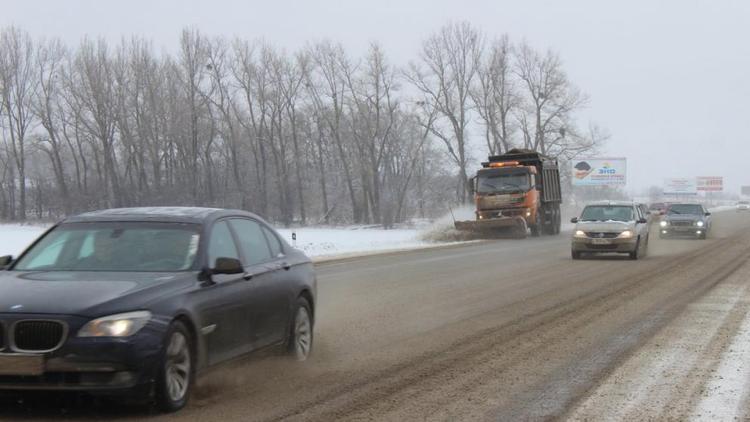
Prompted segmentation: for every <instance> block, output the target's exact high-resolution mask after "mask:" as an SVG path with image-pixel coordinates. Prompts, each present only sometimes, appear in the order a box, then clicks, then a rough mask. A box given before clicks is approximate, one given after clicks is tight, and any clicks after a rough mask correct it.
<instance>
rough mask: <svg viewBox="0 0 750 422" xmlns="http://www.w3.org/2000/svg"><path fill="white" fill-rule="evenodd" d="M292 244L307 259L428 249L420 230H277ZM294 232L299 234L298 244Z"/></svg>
mask: <svg viewBox="0 0 750 422" xmlns="http://www.w3.org/2000/svg"><path fill="white" fill-rule="evenodd" d="M278 232H279V233H281V235H282V236H284V238H285V239H286V241H287V242H289V244H292V245H296V248H297V249H301V250H302V251H304V252H305V253H306V254H307V255H308V256H311V257H320V256H338V255H351V254H356V253H366V252H374V251H385V250H400V249H415V248H422V247H427V246H429V244H428V242H427V241H425V240H423V239H421V238H420V236H419V234H420V233H421V232H420V231H419V230H417V229H392V230H383V229H382V228H372V227H368V228H362V227H348V228H299V229H280V230H278ZM292 233H296V234H297V240H296V242H295V241H294V240H292Z"/></svg>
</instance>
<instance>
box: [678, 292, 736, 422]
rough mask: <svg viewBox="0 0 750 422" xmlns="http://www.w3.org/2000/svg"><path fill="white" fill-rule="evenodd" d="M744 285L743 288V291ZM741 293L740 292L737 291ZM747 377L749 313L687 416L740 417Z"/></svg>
mask: <svg viewBox="0 0 750 422" xmlns="http://www.w3.org/2000/svg"><path fill="white" fill-rule="evenodd" d="M744 290H745V289H743V292H744ZM738 296H740V295H738ZM748 380H750V313H748V314H745V319H744V320H743V321H742V325H741V326H740V329H739V331H738V332H737V334H736V335H735V337H734V338H733V339H732V342H731V343H730V345H729V348H728V349H727V350H726V351H725V352H724V355H723V356H722V358H721V364H719V367H718V368H717V370H716V372H715V373H714V374H713V375H712V376H711V380H710V381H709V382H708V384H707V386H706V388H705V390H704V391H705V393H704V396H703V398H702V399H701V401H700V403H699V404H698V406H696V408H695V409H694V410H693V415H692V416H691V417H690V420H693V421H704V420H705V421H709V420H727V421H728V420H740V419H742V418H743V417H745V415H744V410H745V409H744V405H743V404H744V403H743V402H744V399H745V398H746V396H747V394H748V390H749V389H748V387H750V385H748Z"/></svg>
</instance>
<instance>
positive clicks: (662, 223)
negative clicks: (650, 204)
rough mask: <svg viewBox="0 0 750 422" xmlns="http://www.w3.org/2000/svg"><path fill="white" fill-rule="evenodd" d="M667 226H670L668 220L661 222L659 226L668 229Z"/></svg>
mask: <svg viewBox="0 0 750 422" xmlns="http://www.w3.org/2000/svg"><path fill="white" fill-rule="evenodd" d="M667 224H669V223H668V222H667V220H663V221H661V222H659V225H660V226H662V227H667Z"/></svg>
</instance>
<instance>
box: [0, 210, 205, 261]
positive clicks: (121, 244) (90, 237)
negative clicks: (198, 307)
mask: <svg viewBox="0 0 750 422" xmlns="http://www.w3.org/2000/svg"><path fill="white" fill-rule="evenodd" d="M198 228H199V226H198V225H195V224H178V223H140V222H133V223H123V222H112V223H71V224H62V225H60V226H58V227H56V228H54V229H53V230H52V231H50V232H49V233H47V234H46V235H45V236H44V237H43V238H42V239H41V240H40V241H39V242H38V243H36V244H35V245H34V246H33V247H32V248H31V249H30V250H29V251H28V252H27V253H25V254H24V255H23V256H22V257H21V258H20V259H19V260H18V262H17V263H16V265H14V267H13V269H14V270H19V271H124V272H125V271H127V272H132V271H143V272H175V271H185V270H188V269H190V268H192V267H193V263H194V261H195V256H196V254H197V251H198V240H199V234H198Z"/></svg>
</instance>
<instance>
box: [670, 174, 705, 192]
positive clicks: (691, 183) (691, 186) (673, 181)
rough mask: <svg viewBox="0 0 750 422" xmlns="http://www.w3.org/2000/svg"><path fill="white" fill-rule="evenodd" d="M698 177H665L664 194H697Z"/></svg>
mask: <svg viewBox="0 0 750 422" xmlns="http://www.w3.org/2000/svg"><path fill="white" fill-rule="evenodd" d="M695 182H696V179H695V178H692V177H671V178H669V179H664V195H696V194H698V189H697V186H696V183H695Z"/></svg>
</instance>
